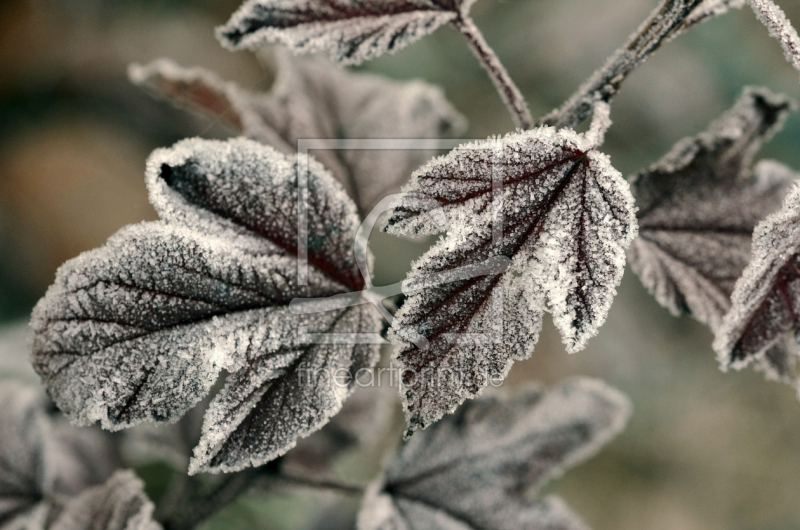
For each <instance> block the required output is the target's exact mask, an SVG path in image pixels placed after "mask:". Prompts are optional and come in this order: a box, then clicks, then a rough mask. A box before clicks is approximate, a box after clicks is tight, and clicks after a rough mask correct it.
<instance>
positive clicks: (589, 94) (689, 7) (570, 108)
mask: <svg viewBox="0 0 800 530" xmlns="http://www.w3.org/2000/svg"><path fill="white" fill-rule="evenodd" d="M702 2H703V0H663V1H662V2H661V5H660V6H658V7H657V8H656V9H655V11H653V13H652V14H651V15H650V17H648V19H647V20H646V21H645V22H644V24H642V25H641V26H640V27H639V29H638V30H637V31H636V32H634V33H633V34H632V35H631V36H630V37H629V38H628V42H627V43H626V44H625V45H624V46H623V47H621V48H619V49H618V50H617V51H616V52H614V54H613V55H612V56H611V57H610V58H609V59H608V60H607V61H606V63H605V65H604V66H603V67H602V68H600V70H598V71H597V72H595V73H594V74H593V75H592V77H590V78H589V80H588V81H586V83H584V84H583V85H582V86H581V87H580V88H579V89H578V91H577V92H575V94H573V95H572V97H570V98H569V99H568V100H567V102H566V103H564V105H563V106H561V107H560V108H558V109H556V110H554V111H553V112H551V113H550V114H548V115H547V116H545V117H543V118H542V119H541V120H539V123H538V125H552V126H555V127H558V128H561V127H573V128H574V127H577V126H578V125H580V123H581V122H583V121H584V120H585V119H586V118H588V117H589V116H590V115H591V113H592V109H593V108H594V105H595V103H597V102H605V103H609V102H610V101H611V100H612V99H613V98H614V96H616V94H617V92H618V91H619V87H620V85H622V82H623V81H624V80H625V78H627V77H628V75H630V73H631V72H633V71H634V70H635V69H636V67H638V66H639V65H641V64H642V63H643V62H644V61H645V59H647V57H648V56H649V55H650V54H651V53H653V52H654V51H655V50H657V49H658V48H659V47H660V46H661V44H663V43H664V42H666V41H668V40H669V39H670V38H672V37H674V36H675V35H677V34H678V33H680V32H681V31H682V30H683V29H684V23H685V22H686V18H687V17H688V16H689V15H690V14H691V13H692V11H693V10H694V9H695V8H696V7H697V6H698V5H699V4H700V3H702Z"/></svg>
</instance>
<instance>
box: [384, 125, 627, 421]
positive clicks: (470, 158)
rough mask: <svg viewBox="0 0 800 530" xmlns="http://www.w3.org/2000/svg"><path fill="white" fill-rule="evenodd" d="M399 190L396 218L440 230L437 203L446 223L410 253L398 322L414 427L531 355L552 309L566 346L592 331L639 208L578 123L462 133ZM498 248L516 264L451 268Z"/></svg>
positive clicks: (411, 227)
mask: <svg viewBox="0 0 800 530" xmlns="http://www.w3.org/2000/svg"><path fill="white" fill-rule="evenodd" d="M404 192H406V195H404V196H403V198H402V199H400V200H399V201H398V202H397V203H396V204H395V207H394V209H393V210H392V212H391V214H390V216H389V218H388V220H387V224H386V226H385V229H386V230H387V231H389V232H391V233H407V234H424V233H432V232H436V231H439V230H441V227H440V226H439V225H438V224H437V223H435V222H434V221H433V219H432V218H431V217H430V216H429V215H427V213H426V212H428V210H429V209H430V208H431V204H434V205H437V204H438V205H439V206H441V211H443V212H444V213H445V214H446V216H447V230H448V235H447V237H445V238H444V239H443V240H441V241H440V242H439V243H437V244H436V245H435V246H434V247H433V248H432V249H431V250H429V251H428V252H427V253H426V254H425V255H424V256H423V257H422V258H420V260H419V261H417V262H416V263H415V264H414V265H413V267H412V271H411V273H410V275H409V278H408V279H407V280H406V281H405V282H404V285H403V290H404V292H406V294H408V298H407V300H406V302H405V304H404V305H403V307H401V309H400V310H399V311H398V313H397V314H396V315H395V317H396V318H395V322H394V324H393V330H392V332H391V338H392V340H393V342H394V344H395V346H396V349H395V352H396V356H397V358H398V359H399V360H400V362H401V363H402V365H403V367H404V369H405V370H406V371H407V373H406V374H405V376H404V379H405V380H404V383H405V388H404V402H405V406H406V410H407V416H408V420H409V424H410V426H411V429H412V430H413V429H415V428H416V427H417V426H422V427H424V426H426V425H428V424H430V423H431V422H432V421H435V420H437V419H438V418H440V417H441V416H442V415H443V414H445V413H447V412H449V411H452V410H453V409H454V408H455V407H456V406H457V405H458V404H459V403H461V402H463V401H464V399H467V398H470V397H474V396H475V395H477V394H478V393H479V392H480V389H481V387H482V386H485V385H486V382H487V378H489V377H493V376H495V375H496V374H500V375H504V374H505V373H506V372H507V371H508V369H509V368H510V366H511V364H512V362H513V361H514V360H517V359H524V358H526V357H528V356H529V355H530V353H531V351H532V349H533V346H534V345H535V343H536V340H537V337H538V332H539V329H540V327H541V319H542V313H543V312H544V311H545V310H546V309H547V310H549V311H551V312H552V313H553V318H554V321H555V324H556V326H557V327H558V329H559V330H560V331H561V334H562V336H563V338H564V341H565V343H566V345H567V349H568V351H570V352H574V351H578V350H580V349H581V348H583V347H584V345H585V344H586V341H587V340H588V339H589V338H590V337H592V336H593V335H595V334H596V333H597V330H598V328H599V327H600V326H601V325H602V323H603V321H604V320H605V318H606V314H607V312H608V309H609V307H610V305H611V302H612V299H613V297H614V294H615V292H616V291H615V287H616V286H617V285H618V284H619V282H620V280H621V278H622V273H623V270H624V265H625V249H626V248H627V246H628V245H629V244H630V242H631V240H632V239H633V238H634V237H635V235H636V219H635V216H634V207H633V198H632V197H631V195H630V191H629V189H628V185H627V183H626V182H625V181H624V180H623V178H622V176H621V175H620V174H619V173H618V172H617V171H616V170H615V169H614V168H613V167H611V164H610V163H609V160H608V157H606V156H605V155H603V154H601V153H599V152H597V151H595V150H594V149H593V144H592V143H590V142H589V141H587V139H586V138H584V137H583V136H582V135H578V134H576V133H574V132H573V131H571V130H567V129H562V130H555V129H553V128H550V127H542V128H538V129H533V130H530V131H525V132H518V133H513V134H510V135H508V136H506V137H505V138H502V139H501V138H497V139H494V140H492V139H490V140H488V141H485V142H478V143H472V144H467V145H465V146H461V147H460V148H458V149H456V150H454V151H452V152H451V153H450V154H448V155H446V156H444V157H440V158H438V159H435V160H434V161H432V162H430V163H429V164H428V165H426V166H424V167H423V168H421V169H420V170H419V171H417V172H416V173H414V175H413V176H412V180H411V182H410V183H409V185H408V186H407V187H406V188H404ZM494 196H496V198H495V199H494V200H493V197H494ZM494 208H497V214H498V215H497V218H496V219H495V220H494V221H493V209H494ZM500 229H502V230H500ZM501 234H502V237H500V236H501ZM495 240H496V241H495ZM497 259H506V260H507V259H510V260H511V265H510V267H509V268H508V269H507V270H503V271H501V270H496V271H495V272H493V273H489V274H483V275H478V276H473V277H471V278H467V279H463V278H461V279H457V278H455V277H450V278H448V276H452V274H453V272H452V271H453V270H454V269H458V268H461V267H469V266H476V265H479V264H482V263H484V264H486V263H490V262H491V261H492V260H497ZM436 278H442V281H438V282H431V281H430V279H436ZM420 337H422V338H423V339H425V342H427V343H428V344H427V347H425V346H426V344H425V343H424V342H422V341H420V340H419V338H420ZM421 345H422V346H421Z"/></svg>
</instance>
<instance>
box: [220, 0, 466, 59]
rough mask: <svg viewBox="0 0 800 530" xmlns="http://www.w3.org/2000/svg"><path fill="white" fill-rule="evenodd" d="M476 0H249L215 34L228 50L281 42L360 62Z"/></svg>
mask: <svg viewBox="0 0 800 530" xmlns="http://www.w3.org/2000/svg"><path fill="white" fill-rule="evenodd" d="M474 1H475V0H248V1H247V2H245V3H244V4H243V5H242V6H241V7H240V8H239V9H238V10H237V11H236V12H235V13H234V14H233V15H232V16H231V18H230V20H229V21H228V22H227V23H226V24H225V25H224V26H221V27H219V28H217V38H218V39H219V40H220V42H221V43H222V45H223V46H225V47H227V48H230V49H231V50H240V49H243V48H249V49H255V48H259V47H261V46H264V45H266V44H283V45H285V46H287V47H289V49H291V50H292V51H293V52H295V53H317V52H325V53H327V54H328V55H329V56H330V57H331V59H333V60H335V61H338V62H340V63H341V64H359V63H362V62H364V61H368V60H370V59H374V58H375V57H379V56H381V55H384V54H387V53H394V52H396V51H398V50H400V49H402V48H405V47H406V46H408V45H409V44H412V43H414V42H416V41H418V40H419V39H421V38H422V37H424V36H425V35H428V34H430V33H433V32H434V31H435V30H436V29H437V28H438V27H439V26H441V25H443V24H447V23H448V22H453V21H456V20H460V19H461V18H462V17H466V16H467V13H468V12H469V8H470V6H471V5H472V3H473V2H474Z"/></svg>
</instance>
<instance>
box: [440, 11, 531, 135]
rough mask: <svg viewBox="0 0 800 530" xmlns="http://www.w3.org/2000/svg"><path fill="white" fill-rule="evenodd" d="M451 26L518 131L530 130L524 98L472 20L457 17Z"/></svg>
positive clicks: (528, 111)
mask: <svg viewBox="0 0 800 530" xmlns="http://www.w3.org/2000/svg"><path fill="white" fill-rule="evenodd" d="M453 26H455V28H456V29H457V30H458V31H460V32H461V34H462V35H464V37H465V38H466V39H467V42H468V43H469V45H470V48H471V49H472V52H473V53H474V54H475V57H477V58H478V60H479V61H480V63H481V66H483V68H484V69H485V70H486V72H487V73H488V74H489V77H490V78H491V80H492V82H493V83H494V86H495V88H496V89H497V92H498V93H499V94H500V97H501V98H502V99H503V103H505V104H506V107H508V111H509V112H510V113H511V118H512V119H513V120H514V124H515V125H516V126H517V127H519V128H520V129H530V128H531V126H532V125H533V118H532V117H531V112H530V110H528V104H527V103H526V102H525V98H524V97H522V93H521V92H520V91H519V88H517V85H516V84H514V81H513V80H512V79H511V77H510V76H509V75H508V72H507V71H506V69H505V67H504V66H503V64H502V63H501V62H500V59H498V57H497V55H496V54H495V53H494V50H492V49H491V48H490V47H489V44H487V42H486V39H484V38H483V34H481V31H480V30H479V29H478V27H477V26H476V25H475V23H474V22H472V19H470V18H469V17H467V16H462V17H459V18H458V19H457V20H456V21H454V22H453Z"/></svg>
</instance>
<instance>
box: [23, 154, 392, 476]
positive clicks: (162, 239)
mask: <svg viewBox="0 0 800 530" xmlns="http://www.w3.org/2000/svg"><path fill="white" fill-rule="evenodd" d="M308 170H309V171H308V174H307V184H308V201H307V209H308V264H309V268H308V285H299V282H298V280H297V278H296V275H297V270H298V262H297V252H298V250H297V230H298V228H297V226H298V223H297V217H296V214H295V212H296V211H297V209H298V183H297V179H298V167H297V160H296V159H295V158H294V157H289V156H286V155H282V154H280V153H278V152H277V151H275V150H274V149H272V148H270V147H266V146H263V145H260V144H258V143H256V142H254V141H251V140H245V139H236V140H230V141H227V142H220V141H211V140H199V139H192V140H185V141H182V142H179V143H178V144H176V145H175V146H174V147H173V148H170V149H160V150H157V151H155V152H154V153H153V155H152V156H151V157H150V159H149V160H148V164H147V172H146V181H147V185H148V188H149V191H150V200H151V202H152V203H153V205H154V207H155V209H156V211H157V212H158V213H159V215H160V216H161V218H162V219H163V220H162V221H157V222H151V223H142V224H139V225H134V226H131V227H128V228H125V229H123V230H121V231H120V232H118V233H117V234H116V235H114V236H113V237H112V238H110V239H109V241H108V242H107V243H106V245H105V246H104V247H101V248H99V249H96V250H93V251H90V252H86V253H84V254H82V255H81V256H79V257H78V258H76V259H74V260H71V261H69V262H67V263H66V264H64V265H63V266H62V267H61V268H60V269H59V272H58V274H57V277H56V283H55V284H54V285H53V286H52V287H51V288H50V289H49V290H48V293H47V294H46V295H45V297H44V298H43V299H42V300H41V301H40V302H39V304H37V307H36V309H35V310H34V314H33V318H32V327H33V329H34V333H35V334H34V342H33V344H34V347H33V355H34V366H35V368H36V369H37V372H38V373H39V374H40V376H41V377H42V380H43V382H44V384H45V385H46V386H47V388H48V390H49V392H50V394H51V395H52V396H53V398H54V400H55V401H56V404H57V405H58V406H59V407H60V408H61V409H62V410H63V411H64V412H65V413H66V414H67V415H68V417H70V419H71V420H72V421H74V422H76V423H79V424H83V425H86V424H90V423H93V422H96V421H100V422H101V424H102V425H103V426H104V427H106V428H108V429H113V430H116V429H121V428H124V427H128V426H131V425H135V424H137V423H142V422H152V421H158V422H174V421H177V419H178V418H180V417H181V416H182V415H183V414H184V413H185V412H186V411H187V410H188V409H189V408H191V407H192V406H194V405H195V404H196V403H198V402H199V401H200V400H201V399H202V398H203V397H204V396H205V395H206V394H207V393H208V392H209V389H210V388H211V385H212V384H213V383H214V381H215V379H216V377H217V375H218V373H219V371H220V370H221V369H223V368H224V369H226V370H228V371H229V372H230V375H229V376H228V380H227V383H226V385H225V387H224V388H223V389H222V391H221V392H220V393H219V394H217V396H216V397H215V398H214V400H213V401H212V403H211V405H210V407H209V409H208V411H207V412H206V417H205V422H204V425H203V434H202V438H201V441H200V444H199V445H198V447H196V448H195V457H194V459H193V461H192V463H191V471H192V472H197V471H219V470H226V471H230V470H234V469H241V468H243V467H247V466H250V465H260V464H263V463H265V462H266V461H268V460H271V459H273V458H275V457H277V456H279V455H281V454H283V453H285V452H286V451H287V450H288V449H290V448H291V447H292V446H293V445H294V444H295V442H296V440H297V438H298V437H301V436H306V435H308V434H310V433H311V432H313V431H315V430H317V429H319V428H320V427H321V426H322V425H324V424H325V423H326V422H327V421H328V419H329V418H330V416H331V415H333V414H335V413H336V412H337V411H338V410H339V408H340V407H341V406H342V402H343V401H344V399H345V398H346V397H347V395H348V394H349V393H350V392H351V390H352V382H350V384H347V385H343V386H338V385H335V384H333V383H332V382H331V381H330V380H328V381H327V382H325V381H319V380H312V381H310V382H307V384H301V383H300V382H299V381H298V380H297V377H298V375H299V374H300V373H301V372H303V370H305V369H309V370H312V372H311V373H314V374H316V373H317V372H313V370H314V369H325V370H330V371H331V373H333V371H335V370H336V369H337V368H344V369H347V370H350V371H351V373H355V372H356V371H357V370H358V369H360V368H370V367H371V366H373V365H374V363H375V362H376V360H377V347H376V345H364V344H359V345H353V346H348V345H339V344H332V345H327V344H305V343H303V342H302V341H301V337H300V333H299V330H300V328H301V327H302V326H304V327H305V328H306V329H307V330H308V332H310V333H318V332H337V333H375V332H377V331H379V330H380V327H381V326H380V321H379V319H378V317H377V314H375V313H373V312H372V311H371V310H370V309H369V308H368V307H366V306H364V305H361V306H356V307H350V308H344V309H339V310H336V311H328V312H325V313H319V314H312V315H295V314H292V313H291V312H290V311H289V309H288V304H289V302H290V301H291V300H292V299H293V298H296V297H324V296H329V295H333V294H339V293H345V292H349V291H357V290H360V289H361V288H362V287H363V285H364V282H363V278H362V277H361V274H360V271H359V270H358V267H357V265H356V263H355V258H354V256H353V252H352V244H353V240H354V238H355V233H356V230H357V228H358V223H359V222H358V217H357V215H356V209H355V205H353V203H352V202H351V201H350V200H349V198H348V197H347V196H346V194H345V193H344V191H343V190H342V189H341V187H340V186H339V185H338V184H337V183H336V182H335V180H333V178H332V177H331V176H330V174H329V173H328V172H327V171H325V170H324V168H322V167H321V166H320V165H319V164H318V163H316V162H315V161H314V160H310V161H309V166H308Z"/></svg>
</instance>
